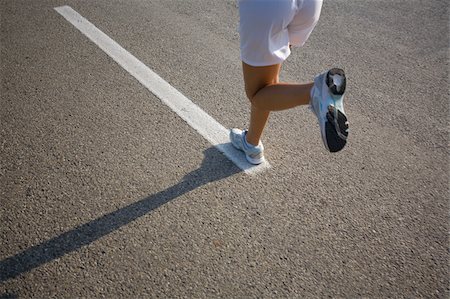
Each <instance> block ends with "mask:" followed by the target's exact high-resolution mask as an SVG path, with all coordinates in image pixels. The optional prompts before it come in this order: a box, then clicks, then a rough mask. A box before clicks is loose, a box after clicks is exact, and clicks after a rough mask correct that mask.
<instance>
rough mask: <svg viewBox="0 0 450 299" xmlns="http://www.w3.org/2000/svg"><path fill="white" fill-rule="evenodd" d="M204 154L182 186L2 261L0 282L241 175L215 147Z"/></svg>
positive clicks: (150, 197)
mask: <svg viewBox="0 0 450 299" xmlns="http://www.w3.org/2000/svg"><path fill="white" fill-rule="evenodd" d="M203 153H204V159H203V161H202V164H201V166H200V167H199V168H198V169H196V170H194V171H192V172H191V173H189V174H187V175H186V176H185V177H184V178H183V180H182V181H181V182H179V183H178V184H176V185H174V186H172V187H170V188H168V189H166V190H164V191H161V192H159V193H156V194H153V195H151V196H148V197H146V198H144V199H142V200H140V201H138V202H135V203H133V204H130V205H128V206H126V207H123V208H121V209H119V210H117V211H115V212H112V213H109V214H107V215H104V216H102V217H100V218H97V219H95V220H92V221H90V222H88V223H85V224H82V225H80V226H78V227H76V228H74V229H73V230H70V231H68V232H65V233H63V234H61V235H59V236H57V237H55V238H53V239H50V240H48V241H45V242H43V243H41V244H39V245H36V246H33V247H30V248H28V249H27V250H25V251H23V252H20V253H18V254H16V255H14V256H12V257H9V258H6V259H4V260H2V261H0V281H1V282H3V281H6V280H9V279H11V278H15V277H17V276H19V275H21V274H23V273H25V272H28V271H30V270H32V269H34V268H37V267H39V266H41V265H43V264H45V263H48V262H51V261H52V260H54V259H57V258H59V257H62V256H64V255H65V254H67V253H70V252H72V251H76V250H78V249H79V248H81V247H82V246H85V245H88V244H90V243H92V242H94V241H96V240H98V239H100V238H101V237H104V236H106V235H107V234H109V233H111V232H114V231H115V230H117V229H119V228H121V227H123V226H125V225H127V224H129V223H130V222H132V221H134V220H136V219H138V218H139V217H141V216H143V215H146V214H147V213H149V212H151V211H153V210H155V209H157V208H158V207H160V206H162V205H164V204H165V203H167V202H169V201H171V200H173V199H175V198H177V197H179V196H181V195H183V194H185V193H187V192H190V191H192V190H194V189H196V188H198V187H200V186H202V185H205V184H207V183H210V182H214V181H218V180H221V179H224V178H226V177H229V176H232V175H234V174H236V173H238V172H240V171H241V170H240V169H239V168H238V167H236V166H235V165H234V164H233V163H231V162H230V161H229V160H228V159H226V158H225V156H223V155H222V154H221V153H220V152H219V151H217V150H216V149H215V148H214V147H211V148H208V149H207V150H205V151H204V152H203Z"/></svg>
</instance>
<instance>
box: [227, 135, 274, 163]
mask: <svg viewBox="0 0 450 299" xmlns="http://www.w3.org/2000/svg"><path fill="white" fill-rule="evenodd" d="M246 135H247V130H244V131H242V130H239V129H231V130H230V140H231V143H232V144H233V146H234V147H235V148H237V149H238V150H241V151H243V152H244V153H245V158H247V161H248V162H249V163H251V164H254V165H258V164H261V163H262V162H264V160H265V159H264V146H263V145H262V143H261V141H260V142H259V144H258V145H257V146H254V145H251V144H249V143H247V140H246V138H245V136H246Z"/></svg>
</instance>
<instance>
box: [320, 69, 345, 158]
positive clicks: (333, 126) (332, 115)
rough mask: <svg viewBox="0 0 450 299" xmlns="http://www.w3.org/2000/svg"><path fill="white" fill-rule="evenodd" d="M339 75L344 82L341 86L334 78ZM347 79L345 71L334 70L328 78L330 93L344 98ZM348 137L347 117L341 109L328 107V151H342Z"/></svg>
mask: <svg viewBox="0 0 450 299" xmlns="http://www.w3.org/2000/svg"><path fill="white" fill-rule="evenodd" d="M334 75H339V76H341V77H342V82H341V84H340V85H339V86H337V85H335V84H334V81H333V78H332V76H334ZM346 82H347V80H346V77H345V73H344V70H342V69H338V68H333V69H331V70H330V71H329V72H328V74H327V78H326V84H327V86H328V88H329V90H330V92H331V93H332V94H333V95H335V96H342V95H343V94H344V92H345V88H346ZM347 137H348V120H347V116H346V115H345V114H344V112H342V111H341V110H339V109H336V108H335V107H333V106H331V105H330V106H328V113H327V121H326V122H325V139H326V143H327V146H328V150H329V151H330V152H332V153H335V152H338V151H340V150H342V149H343V148H344V147H345V145H346V144H347Z"/></svg>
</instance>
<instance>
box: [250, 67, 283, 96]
mask: <svg viewBox="0 0 450 299" xmlns="http://www.w3.org/2000/svg"><path fill="white" fill-rule="evenodd" d="M242 70H243V74H244V82H245V92H246V94H247V97H248V98H249V99H250V100H252V99H253V97H254V96H255V94H256V93H257V92H258V91H259V90H260V89H262V88H264V87H265V86H267V85H271V84H275V83H278V82H279V74H280V70H281V64H274V65H269V66H251V65H249V64H246V63H245V62H242Z"/></svg>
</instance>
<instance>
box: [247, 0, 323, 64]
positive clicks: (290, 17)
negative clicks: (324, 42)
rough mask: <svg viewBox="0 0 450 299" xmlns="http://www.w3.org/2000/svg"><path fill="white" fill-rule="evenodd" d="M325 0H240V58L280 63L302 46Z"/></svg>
mask: <svg viewBox="0 0 450 299" xmlns="http://www.w3.org/2000/svg"><path fill="white" fill-rule="evenodd" d="M322 2H323V0H239V18H240V22H239V34H240V44H241V59H242V61H243V62H245V63H247V64H249V65H252V66H267V65H273V64H279V63H281V62H283V61H284V60H286V58H288V56H289V55H290V54H291V50H290V49H289V45H292V46H297V47H301V46H303V45H304V43H305V42H306V40H307V39H308V37H309V35H310V34H311V32H312V31H313V29H314V27H315V26H316V24H317V22H318V21H319V16H320V11H321V9H322Z"/></svg>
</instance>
